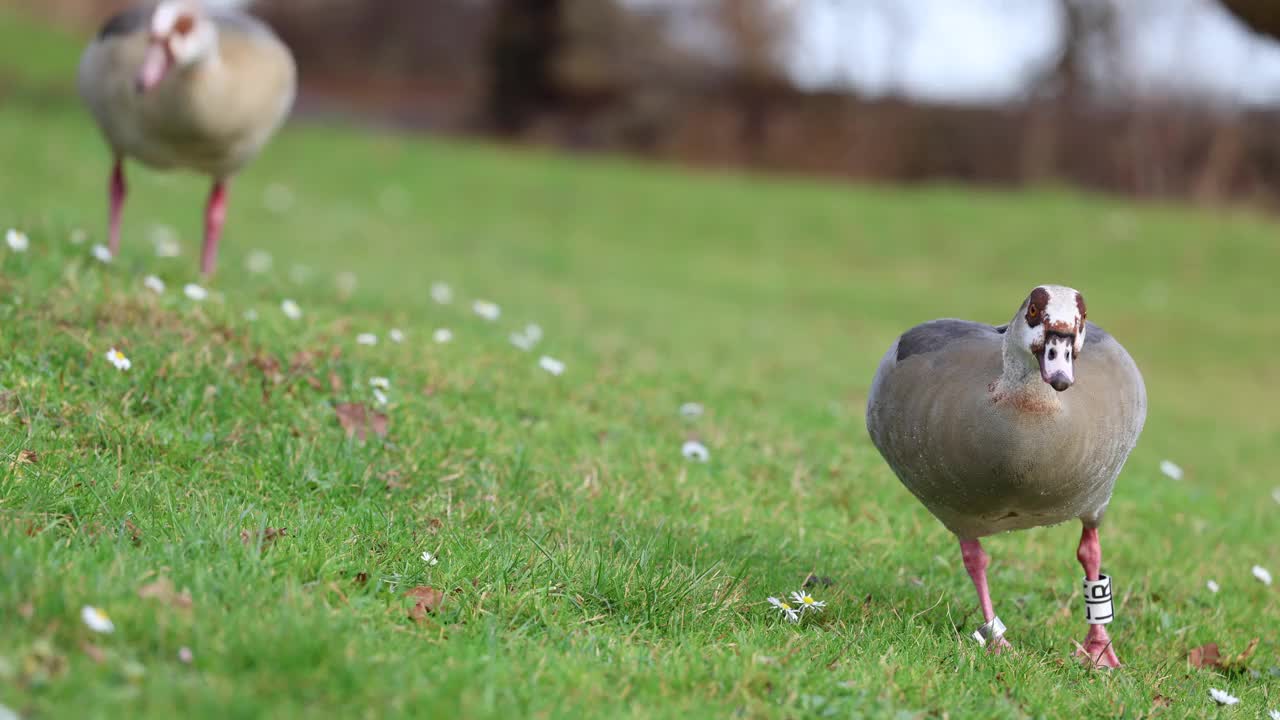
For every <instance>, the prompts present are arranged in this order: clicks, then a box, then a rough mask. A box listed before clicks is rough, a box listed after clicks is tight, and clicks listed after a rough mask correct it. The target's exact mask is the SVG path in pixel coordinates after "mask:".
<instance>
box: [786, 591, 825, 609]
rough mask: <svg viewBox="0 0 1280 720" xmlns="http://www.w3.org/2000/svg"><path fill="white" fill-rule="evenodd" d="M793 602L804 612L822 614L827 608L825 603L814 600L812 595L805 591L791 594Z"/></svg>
mask: <svg viewBox="0 0 1280 720" xmlns="http://www.w3.org/2000/svg"><path fill="white" fill-rule="evenodd" d="M791 600H792V601H793V602H794V603H795V604H796V606H797V607H799V608H800V610H801V611H802V612H822V609H823V608H825V607H826V606H827V603H826V602H825V601H822V600H814V599H813V596H812V595H810V594H809V593H807V592H804V591H803V590H801V591H800V592H793V593H791Z"/></svg>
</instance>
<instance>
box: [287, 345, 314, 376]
mask: <svg viewBox="0 0 1280 720" xmlns="http://www.w3.org/2000/svg"><path fill="white" fill-rule="evenodd" d="M315 359H316V354H315V353H313V352H311V351H310V350H299V351H298V352H296V353H294V354H293V357H292V358H290V359H289V371H290V372H298V371H299V370H310V369H311V367H312V364H313V363H314V362H315Z"/></svg>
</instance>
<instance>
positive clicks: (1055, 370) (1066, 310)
mask: <svg viewBox="0 0 1280 720" xmlns="http://www.w3.org/2000/svg"><path fill="white" fill-rule="evenodd" d="M1084 321H1085V305H1084V296H1083V295H1081V294H1080V293H1079V292H1078V291H1077V290H1075V289H1073V288H1069V287H1064V286H1062V285H1041V286H1040V287H1037V288H1036V289H1034V290H1032V291H1031V294H1030V295H1028V296H1027V299H1026V300H1025V301H1024V302H1023V303H1022V306H1021V307H1020V308H1018V313H1017V314H1016V315H1014V316H1013V320H1011V321H1010V322H1009V329H1008V330H1007V331H1006V332H1005V350H1006V351H1005V363H1006V365H1007V364H1008V363H1009V362H1021V363H1023V367H1024V369H1025V370H1026V371H1027V373H1028V374H1029V373H1031V372H1035V371H1037V370H1038V371H1039V373H1040V379H1041V380H1043V381H1044V382H1045V384H1047V385H1049V386H1050V387H1052V388H1053V389H1054V390H1057V391H1058V392H1062V391H1063V390H1066V389H1067V388H1069V387H1071V385H1072V383H1074V382H1075V370H1074V368H1075V361H1076V358H1078V357H1079V356H1080V350H1081V349H1082V348H1083V347H1084V334H1085V322H1084Z"/></svg>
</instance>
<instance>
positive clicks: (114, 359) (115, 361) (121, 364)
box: [107, 348, 133, 371]
mask: <svg viewBox="0 0 1280 720" xmlns="http://www.w3.org/2000/svg"><path fill="white" fill-rule="evenodd" d="M107 362H109V363H111V364H112V365H114V366H115V367H116V369H117V370H121V371H123V370H128V369H129V368H131V367H133V362H132V361H130V360H129V358H127V357H125V356H124V353H122V352H120V351H119V350H117V349H115V348H111V349H110V350H108V351H107Z"/></svg>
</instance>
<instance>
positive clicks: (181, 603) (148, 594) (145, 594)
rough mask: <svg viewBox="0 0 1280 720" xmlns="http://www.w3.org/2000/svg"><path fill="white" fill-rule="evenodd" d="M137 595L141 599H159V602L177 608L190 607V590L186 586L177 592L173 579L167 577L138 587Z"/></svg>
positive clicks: (184, 608)
mask: <svg viewBox="0 0 1280 720" xmlns="http://www.w3.org/2000/svg"><path fill="white" fill-rule="evenodd" d="M138 597H140V598H142V599H143V600H159V601H160V602H162V603H164V604H166V605H169V606H171V607H175V608H178V609H179V610H190V609H191V604H192V603H191V591H190V590H187V589H186V588H183V589H182V592H178V591H176V590H175V589H174V587H173V581H172V580H170V579H169V578H167V577H160V578H157V579H156V580H155V581H153V582H149V583H147V584H146V585H143V586H142V587H140V588H138Z"/></svg>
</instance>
